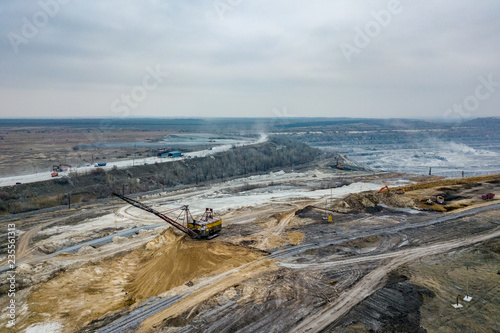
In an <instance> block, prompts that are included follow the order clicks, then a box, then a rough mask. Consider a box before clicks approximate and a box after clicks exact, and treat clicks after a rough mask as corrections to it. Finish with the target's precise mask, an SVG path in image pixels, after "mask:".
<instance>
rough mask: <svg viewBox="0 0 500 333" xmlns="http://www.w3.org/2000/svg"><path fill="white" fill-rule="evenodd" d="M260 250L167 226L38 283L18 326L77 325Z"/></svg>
mask: <svg viewBox="0 0 500 333" xmlns="http://www.w3.org/2000/svg"><path fill="white" fill-rule="evenodd" d="M83 249H85V251H84V250H82V251H84V252H87V251H92V250H93V251H97V250H96V249H93V248H92V247H85V248H83ZM262 256H263V253H261V252H259V251H257V250H250V249H248V248H245V247H241V246H236V245H232V244H227V243H221V242H217V241H206V240H192V239H189V238H187V237H185V236H184V235H178V234H175V233H174V232H173V231H171V228H169V229H167V230H165V231H164V232H163V233H162V234H161V235H160V236H158V237H157V238H155V239H154V240H152V241H151V242H149V243H147V244H146V246H145V247H144V248H141V249H137V250H134V251H132V252H130V253H128V254H125V255H123V256H121V257H116V258H113V259H108V260H104V261H101V262H97V263H89V264H86V265H84V266H82V267H80V268H77V269H74V270H69V271H66V272H62V273H60V274H58V275H57V276H55V277H54V278H53V279H51V280H49V281H47V282H45V283H42V284H40V285H37V286H36V287H35V288H33V291H32V293H31V295H30V296H29V297H28V309H29V318H23V317H20V323H21V322H22V323H23V324H22V325H21V327H22V328H25V327H27V326H29V325H31V324H36V323H40V322H46V321H47V320H50V321H54V322H58V323H60V324H61V325H63V326H64V331H67V332H71V331H75V330H76V329H78V328H80V327H83V326H85V325H87V324H88V323H90V322H91V321H93V320H95V319H98V318H99V317H101V316H102V315H104V314H105V313H107V312H108V311H114V310H121V309H124V308H126V307H127V306H129V305H132V304H134V303H137V302H140V301H142V300H143V299H147V298H149V297H150V296H156V295H159V294H161V293H163V292H165V291H167V290H169V289H171V288H173V287H176V286H179V285H183V284H184V283H186V282H188V281H190V280H194V279H197V278H202V277H205V276H212V275H215V274H218V273H222V272H225V271H227V270H230V269H232V268H235V267H238V266H240V265H243V264H246V263H248V262H251V261H254V260H256V259H258V258H260V257H262Z"/></svg>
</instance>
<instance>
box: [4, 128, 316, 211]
mask: <svg viewBox="0 0 500 333" xmlns="http://www.w3.org/2000/svg"><path fill="white" fill-rule="evenodd" d="M321 154H322V152H321V151H320V150H318V149H315V148H312V147H310V146H308V145H306V144H303V143H300V142H297V141H291V140H288V139H284V138H271V139H270V140H269V141H268V142H265V143H262V144H259V145H253V146H246V147H233V148H232V149H230V150H228V151H225V152H221V153H217V154H214V155H210V156H207V157H196V158H190V159H183V160H179V161H174V162H169V163H155V164H151V165H143V166H135V167H131V168H127V169H117V168H114V169H112V170H109V171H105V170H104V169H101V168H96V169H94V170H93V171H92V172H91V173H90V174H71V175H70V176H69V177H63V178H58V179H52V180H49V181H45V182H37V183H31V184H21V185H16V186H8V187H3V188H0V214H9V213H10V214H14V213H21V212H27V211H33V210H38V209H43V208H49V207H54V206H60V205H67V204H68V199H69V198H70V199H71V203H73V204H75V203H80V202H90V201H93V200H96V199H101V198H108V197H111V193H112V192H113V191H117V192H120V193H121V192H122V191H123V190H125V193H126V194H130V193H141V192H147V191H151V190H157V189H168V188H172V187H176V186H179V185H193V184H202V183H207V182H211V181H220V180H227V179H229V178H234V177H238V176H244V175H250V174H257V173H264V172H269V171H272V170H275V169H279V168H287V167H294V166H297V165H303V164H308V163H310V162H312V161H314V160H315V159H317V158H319V157H320V155H321Z"/></svg>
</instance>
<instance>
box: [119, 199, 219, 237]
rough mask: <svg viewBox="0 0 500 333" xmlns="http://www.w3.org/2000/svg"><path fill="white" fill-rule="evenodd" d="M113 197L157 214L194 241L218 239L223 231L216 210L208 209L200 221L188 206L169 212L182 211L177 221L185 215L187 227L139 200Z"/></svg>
mask: <svg viewBox="0 0 500 333" xmlns="http://www.w3.org/2000/svg"><path fill="white" fill-rule="evenodd" d="M113 195H114V196H117V197H118V198H120V199H122V200H123V201H125V202H127V203H129V204H131V205H132V206H134V207H137V208H140V209H142V210H145V211H146V212H149V213H151V214H155V215H156V216H158V217H160V218H161V219H163V220H164V221H166V222H168V223H170V224H171V225H172V226H173V227H175V228H177V229H179V230H180V231H182V232H184V233H186V234H188V235H189V236H190V237H191V238H193V239H212V238H215V237H217V236H218V235H219V232H220V231H221V230H222V219H220V218H217V217H214V210H213V209H212V208H206V209H205V213H204V214H203V215H202V216H201V218H199V219H198V220H195V219H194V218H193V216H192V215H191V212H190V211H189V208H188V206H187V205H184V206H182V207H179V208H176V209H171V210H169V211H168V212H173V211H174V210H181V213H180V214H179V216H178V217H177V220H178V219H179V218H180V216H181V215H183V220H184V221H185V222H186V224H187V226H185V225H184V224H183V223H179V222H177V221H176V220H174V219H172V218H170V217H168V216H167V215H165V214H164V213H160V212H159V211H157V210H155V209H153V208H151V207H149V206H147V205H145V204H143V203H141V202H139V201H137V200H134V199H131V198H128V197H126V196H123V195H121V194H118V193H115V192H113Z"/></svg>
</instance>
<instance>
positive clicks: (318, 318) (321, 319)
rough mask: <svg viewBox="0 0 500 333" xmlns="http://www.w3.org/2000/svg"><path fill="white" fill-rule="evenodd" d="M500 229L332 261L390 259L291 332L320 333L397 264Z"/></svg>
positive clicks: (483, 237) (488, 236)
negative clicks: (391, 251) (456, 238)
mask: <svg viewBox="0 0 500 333" xmlns="http://www.w3.org/2000/svg"><path fill="white" fill-rule="evenodd" d="M499 236H500V229H498V228H497V229H495V231H493V232H489V233H487V234H483V235H479V236H474V237H469V238H464V239H458V240H453V241H448V242H442V243H437V244H432V245H428V246H423V247H419V248H413V249H408V250H402V251H397V252H394V253H389V254H381V255H376V256H373V257H371V258H370V257H365V258H354V259H346V260H340V261H336V262H332V263H330V265H332V266H334V265H335V266H336V265H345V264H352V263H356V262H361V261H367V260H376V259H385V258H391V260H390V261H389V262H387V263H385V264H384V265H382V266H379V267H378V268H376V269H374V270H373V271H371V272H370V273H369V274H368V275H366V276H365V277H364V278H362V279H361V281H359V282H358V283H357V284H356V285H355V286H354V287H353V288H351V289H349V290H347V291H345V292H344V293H342V294H341V295H340V296H339V297H338V298H337V299H336V300H335V302H333V303H331V304H329V305H328V306H327V307H326V308H325V309H323V310H322V311H320V312H318V313H316V314H315V315H312V316H309V317H307V318H305V319H304V320H303V321H302V322H301V323H300V324H299V325H298V326H297V327H295V328H294V329H293V330H292V331H291V332H307V333H313V332H321V331H322V330H324V329H325V328H327V327H328V326H330V325H331V324H332V323H334V322H335V321H336V320H338V319H339V318H340V317H342V316H343V315H345V314H346V313H348V312H349V310H351V309H352V308H353V307H354V306H355V305H357V304H358V303H360V302H361V301H362V300H364V299H365V298H367V297H368V296H370V295H371V294H373V293H374V292H375V291H377V290H378V289H379V288H380V287H381V286H382V284H383V280H384V278H385V277H386V276H387V274H388V273H389V272H390V271H392V270H394V269H396V268H397V267H399V266H401V265H403V264H405V263H407V262H410V261H413V260H415V259H418V258H421V257H425V256H429V255H434V254H438V253H443V252H447V251H449V250H452V249H455V248H458V247H462V246H468V245H472V244H475V243H479V242H483V241H486V240H488V239H491V238H495V237H499Z"/></svg>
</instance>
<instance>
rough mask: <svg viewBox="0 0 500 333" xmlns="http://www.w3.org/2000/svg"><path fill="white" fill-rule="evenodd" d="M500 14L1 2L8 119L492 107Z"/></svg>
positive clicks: (466, 4)
mask: <svg viewBox="0 0 500 333" xmlns="http://www.w3.org/2000/svg"><path fill="white" fill-rule="evenodd" d="M43 4H45V5H43ZM499 16H500V1H498V0H484V1H470V0H436V1H426V2H424V1H415V0H413V1H411V0H401V1H394V0H390V1H378V0H371V1H368V0H363V1H361V0H354V1H347V0H344V1H340V0H316V1H314V0H313V1H297V0H275V1H269V0H268V1H264V0H215V1H212V0H208V1H201V0H190V1H181V0H178V1H161V0H140V1H139V0H137V1H131V0H119V1H118V0H108V1H83V0H80V1H76V0H39V1H13V0H4V1H1V2H0V27H1V31H2V38H1V42H0V59H1V63H0V74H1V75H0V117H3V118H7V117H8V118H12V117H150V116H153V117H219V116H220V117H228V116H229V117H281V116H318V117H373V118H380V117H407V118H416V117H435V118H448V117H484V116H497V115H500V61H499V59H500V17H499ZM497 82H499V83H497Z"/></svg>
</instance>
